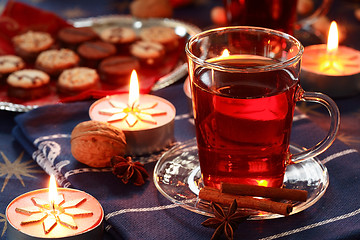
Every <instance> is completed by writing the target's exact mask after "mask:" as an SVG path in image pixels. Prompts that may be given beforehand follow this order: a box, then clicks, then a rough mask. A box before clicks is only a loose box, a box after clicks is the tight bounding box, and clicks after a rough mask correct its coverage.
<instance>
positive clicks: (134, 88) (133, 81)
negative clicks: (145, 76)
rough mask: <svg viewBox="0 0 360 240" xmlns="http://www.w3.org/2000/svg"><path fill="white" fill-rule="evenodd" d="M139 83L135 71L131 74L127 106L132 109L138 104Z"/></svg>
mask: <svg viewBox="0 0 360 240" xmlns="http://www.w3.org/2000/svg"><path fill="white" fill-rule="evenodd" d="M139 95H140V93H139V81H138V76H137V73H136V71H135V70H133V71H132V72H131V77H130V87H129V100H128V104H129V106H131V109H134V108H135V106H136V104H137V103H138V102H139Z"/></svg>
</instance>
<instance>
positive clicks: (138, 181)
mask: <svg viewBox="0 0 360 240" xmlns="http://www.w3.org/2000/svg"><path fill="white" fill-rule="evenodd" d="M111 165H112V167H113V173H114V174H115V176H117V177H118V178H120V179H121V181H122V182H123V183H125V184H127V183H128V182H129V181H131V182H132V183H133V184H134V185H136V186H141V185H143V184H144V183H145V179H147V178H148V177H149V174H148V173H147V171H146V169H145V168H144V165H143V164H141V163H140V162H134V161H133V160H132V158H131V157H126V158H124V157H121V156H114V157H112V158H111Z"/></svg>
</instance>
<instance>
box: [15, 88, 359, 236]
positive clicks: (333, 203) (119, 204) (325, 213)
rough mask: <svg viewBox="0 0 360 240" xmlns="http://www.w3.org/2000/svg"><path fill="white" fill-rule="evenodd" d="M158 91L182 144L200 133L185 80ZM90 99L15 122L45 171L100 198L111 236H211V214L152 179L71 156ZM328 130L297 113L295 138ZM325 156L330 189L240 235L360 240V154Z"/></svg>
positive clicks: (335, 149) (300, 140) (345, 150)
mask: <svg viewBox="0 0 360 240" xmlns="http://www.w3.org/2000/svg"><path fill="white" fill-rule="evenodd" d="M175 93H176V94H175ZM156 94H157V95H160V96H162V97H164V98H166V99H168V100H169V101H171V102H172V103H173V104H174V105H175V107H176V109H177V117H176V120H175V137H176V141H177V142H178V143H180V142H184V141H185V140H187V139H190V138H192V137H194V126H193V123H192V119H191V117H190V115H189V114H188V105H187V102H186V98H185V95H184V93H183V91H182V85H181V84H177V85H174V86H171V87H169V88H167V89H163V90H161V91H158V92H157V93H156ZM90 104H91V102H77V103H69V104H59V105H54V106H45V107H41V108H38V109H35V110H33V111H31V112H28V113H25V114H21V115H19V116H17V117H16V118H15V120H16V123H17V126H16V127H15V128H14V130H13V135H14V136H15V138H16V139H17V140H18V141H19V142H20V143H21V145H22V146H23V147H24V148H25V149H26V151H27V153H28V154H29V155H31V156H32V157H33V158H34V159H35V161H36V162H37V163H38V164H39V165H40V166H41V167H42V168H43V169H44V170H45V171H46V172H48V173H52V174H55V175H56V176H57V179H58V182H59V183H61V185H62V186H66V187H73V188H77V189H81V190H84V191H86V192H88V193H90V194H92V195H93V196H94V197H96V198H97V199H98V200H99V201H100V203H101V204H102V206H103V208H104V211H105V219H106V224H107V227H106V229H107V230H108V232H109V234H110V236H112V237H115V238H116V239H209V238H210V237H211V235H212V232H213V230H212V229H208V228H205V227H203V226H202V225H201V222H203V221H204V220H205V219H206V218H207V217H205V216H202V215H199V214H196V213H193V212H191V211H188V210H186V209H183V208H182V207H179V206H178V205H176V204H174V203H172V202H170V201H169V200H167V199H166V198H165V197H163V196H162V195H161V194H160V193H159V192H158V191H157V189H156V187H155V185H154V183H153V182H152V180H151V179H152V178H151V177H152V176H151V177H150V180H149V181H148V182H147V183H146V184H145V185H144V186H142V187H136V186H133V185H124V184H123V183H122V182H121V181H120V180H119V179H117V178H116V177H115V176H114V175H113V174H112V173H111V172H109V169H101V170H98V169H92V168H89V167H87V166H85V165H83V164H81V163H79V162H77V161H76V160H75V159H74V158H73V157H72V156H71V154H70V133H71V131H72V129H73V127H74V126H75V125H76V124H78V123H79V122H81V121H85V120H88V119H89V117H88V109H89V106H90ZM324 134H325V133H324V131H323V130H322V129H320V128H319V127H318V126H317V125H315V124H314V123H313V122H311V121H310V120H309V119H308V118H307V117H305V115H301V114H300V115H297V116H296V118H295V121H294V126H293V132H292V143H294V144H298V145H300V146H304V147H311V146H312V145H313V144H314V143H316V142H317V141H319V140H320V139H321V138H322V137H323V136H324ZM158 157H159V155H152V156H149V157H148V159H147V160H150V161H152V162H151V163H147V164H145V166H146V169H147V170H148V172H149V173H150V175H152V172H153V169H154V165H155V162H153V161H154V160H157V158H158ZM142 160H144V159H142ZM319 160H321V161H322V162H323V163H324V164H325V166H326V167H327V168H328V171H329V175H330V186H329V187H328V190H327V191H326V193H325V195H324V196H323V197H322V198H321V199H320V200H319V201H318V202H317V203H316V204H315V205H313V206H311V207H310V208H308V209H306V210H305V211H302V212H300V213H297V214H295V215H292V216H289V217H286V218H279V219H272V220H261V221H246V222H244V223H242V224H240V226H239V228H238V230H237V231H236V232H235V236H236V238H235V239H277V238H280V237H282V236H286V239H351V238H354V239H356V238H358V237H359V236H360V225H359V224H354V223H356V222H357V221H359V220H360V215H359V213H360V205H359V201H358V196H359V192H358V189H359V187H360V179H359V178H358V173H359V171H360V155H359V153H358V152H357V151H356V150H355V149H351V148H349V147H348V146H346V145H344V144H343V143H342V142H340V141H335V143H334V144H333V145H332V146H331V147H330V148H329V149H328V150H327V151H326V152H325V153H323V154H321V155H320V156H319ZM350 223H352V224H350ZM335 229H336V230H335Z"/></svg>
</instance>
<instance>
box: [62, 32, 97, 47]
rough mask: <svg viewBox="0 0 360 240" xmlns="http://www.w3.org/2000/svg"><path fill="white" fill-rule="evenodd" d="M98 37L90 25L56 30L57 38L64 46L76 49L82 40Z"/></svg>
mask: <svg viewBox="0 0 360 240" xmlns="http://www.w3.org/2000/svg"><path fill="white" fill-rule="evenodd" d="M97 38H98V34H97V33H96V32H95V31H94V30H93V29H92V28H91V27H81V28H75V27H65V28H62V29H61V30H60V31H59V32H58V39H59V41H60V42H61V45H62V46H63V47H65V48H70V49H72V50H76V48H77V47H78V46H79V45H80V44H81V43H83V42H86V41H92V40H95V39H97Z"/></svg>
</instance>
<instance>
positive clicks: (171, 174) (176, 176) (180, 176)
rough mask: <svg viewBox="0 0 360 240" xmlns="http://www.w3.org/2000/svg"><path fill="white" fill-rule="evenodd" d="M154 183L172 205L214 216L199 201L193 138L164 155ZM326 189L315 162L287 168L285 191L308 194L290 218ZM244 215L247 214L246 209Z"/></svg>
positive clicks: (254, 215) (323, 172)
mask: <svg viewBox="0 0 360 240" xmlns="http://www.w3.org/2000/svg"><path fill="white" fill-rule="evenodd" d="M290 151H291V152H292V153H297V152H300V151H302V150H301V149H300V148H299V147H295V146H293V145H290ZM153 180H154V183H155V186H156V187H157V189H158V190H159V191H160V193H161V194H162V195H164V196H165V197H166V198H167V199H169V200H170V201H172V202H173V203H176V204H179V205H180V206H181V207H183V208H185V209H188V210H190V211H193V212H196V213H199V214H202V215H206V216H213V215H212V210H211V207H210V202H208V201H204V200H200V199H199V198H198V193H199V189H200V188H201V186H202V181H201V173H200V165H199V160H198V151H197V146H196V139H195V138H194V139H191V140H189V141H187V142H184V143H182V144H179V145H176V146H174V147H173V148H171V149H170V150H169V151H167V152H166V153H165V154H164V155H163V156H162V157H161V158H160V159H159V161H158V162H157V164H156V166H155V169H154V179H153ZM328 185H329V175H328V171H327V169H326V167H325V166H324V165H322V164H321V162H320V161H319V160H318V159H317V158H308V159H306V160H304V161H302V162H301V163H298V164H293V165H289V166H288V167H287V168H286V173H285V177H284V188H290V189H301V190H306V191H307V192H308V199H307V201H306V202H292V204H293V206H294V207H293V211H292V212H291V214H295V213H298V212H301V211H303V210H305V209H307V208H308V207H310V206H312V205H313V204H314V203H316V202H317V201H318V200H319V199H320V198H321V197H322V196H323V195H324V193H325V191H326V188H327V187H328ZM283 202H288V201H283ZM244 210H245V209H244ZM246 211H247V213H248V212H249V209H246ZM250 214H251V216H250V217H249V219H252V220H260V219H272V218H279V217H283V215H279V214H273V213H268V212H262V211H255V210H250Z"/></svg>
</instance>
